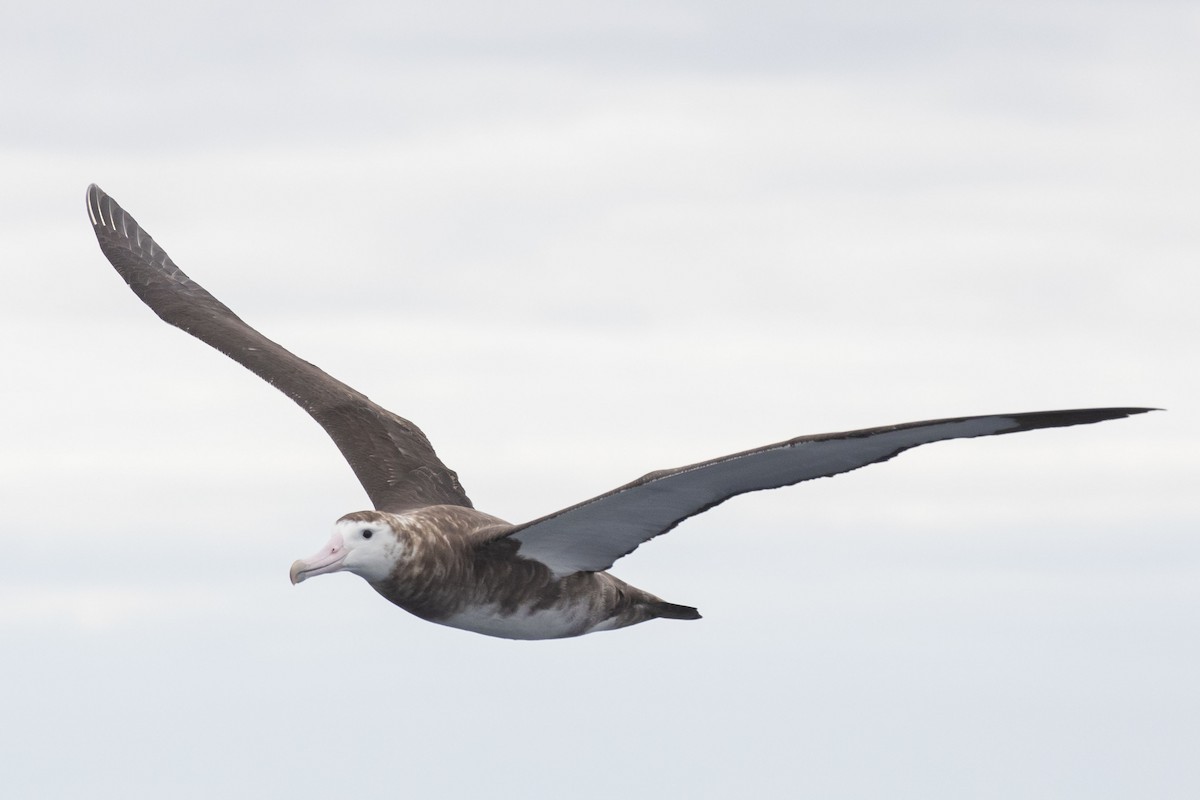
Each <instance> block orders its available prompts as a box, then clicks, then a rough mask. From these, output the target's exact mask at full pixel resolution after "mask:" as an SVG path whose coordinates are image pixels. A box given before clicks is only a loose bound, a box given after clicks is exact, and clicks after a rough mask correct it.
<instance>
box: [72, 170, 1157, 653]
mask: <svg viewBox="0 0 1200 800" xmlns="http://www.w3.org/2000/svg"><path fill="white" fill-rule="evenodd" d="M87 209H88V215H89V217H90V218H91V222H92V226H93V228H94V230H95V233H96V238H97V240H98V241H99V243H100V249H101V250H102V251H103V253H104V255H105V256H106V257H107V258H108V260H109V261H110V262H111V263H112V265H113V267H115V268H116V270H117V272H118V273H119V274H120V275H121V277H122V278H124V280H125V282H126V283H127V284H129V287H130V288H131V289H132V290H133V291H134V293H135V294H137V296H138V297H139V298H141V300H142V301H143V302H144V303H146V305H148V306H149V307H150V308H151V309H152V310H153V311H154V312H155V313H156V314H158V315H159V316H160V317H161V318H162V319H163V320H164V321H166V322H168V323H170V324H171V325H174V326H176V327H178V328H181V329H182V330H184V331H186V332H187V333H190V334H191V335H193V336H195V337H196V338H198V339H200V340H201V341H203V342H205V343H207V344H209V345H210V346H212V347H214V348H216V349H217V350H220V351H221V352H222V353H224V354H225V355H227V356H229V357H230V358H232V359H233V360H235V361H237V362H238V363H240V364H242V365H243V366H245V367H246V368H248V369H250V370H251V371H252V372H254V373H255V374H257V375H258V376H259V377H261V378H263V379H264V380H266V381H267V382H269V383H270V384H271V385H272V386H275V387H276V388H277V389H279V390H280V391H282V392H283V393H284V394H286V395H287V396H288V397H290V398H291V399H292V400H293V401H295V402H296V403H297V404H299V405H300V407H301V408H303V409H304V410H305V411H306V412H308V414H310V415H311V416H312V417H313V419H315V420H316V421H317V422H318V423H319V424H320V425H321V427H323V428H324V429H325V431H326V432H327V433H328V434H329V436H330V438H332V439H333V441H334V443H335V444H336V445H337V447H338V449H339V450H340V451H341V453H342V455H343V456H344V457H345V458H346V461H347V462H348V463H349V464H350V468H351V469H352V470H353V471H354V474H355V475H356V476H357V478H358V480H359V482H360V483H361V484H362V486H363V488H364V489H365V490H366V493H367V497H368V498H369V499H370V500H371V503H372V504H373V505H374V509H372V510H367V511H356V512H353V513H351V514H346V515H345V516H343V517H342V518H341V519H339V520H338V521H337V522H336V523H335V525H334V532H333V536H332V537H331V538H330V540H329V542H328V543H327V544H326V545H325V546H324V547H322V548H321V550H319V551H318V552H317V553H316V554H314V555H313V556H312V557H311V558H308V559H301V560H299V561H296V562H295V563H294V564H293V565H292V569H291V579H292V582H293V583H300V582H301V581H304V580H306V579H308V578H311V577H314V576H317V575H323V574H327V573H331V572H340V571H347V572H352V573H354V574H356V575H359V576H361V577H362V578H364V579H365V580H366V581H367V582H368V583H369V584H370V585H371V586H372V588H374V589H375V591H377V592H379V594H381V595H383V596H384V597H385V598H387V599H388V600H389V601H391V602H392V603H395V604H396V605H398V606H400V607H401V608H403V609H405V610H406V611H409V612H411V613H412V614H415V615H416V616H418V617H421V618H422V619H426V620H429V621H430V622H436V623H439V624H442V625H448V626H451V627H454V628H461V629H464V630H468V631H474V632H476V633H482V634H486V635H489V636H499V637H503V638H508V639H553V638H563V637H569V636H580V635H582V634H585V633H592V632H594V631H603V630H613V629H615V628H623V627H626V626H629V625H635V624H637V623H639V622H645V621H646V620H650V619H658V618H661V619H699V618H700V614H699V613H698V612H697V611H696V609H694V608H692V607H690V606H681V605H676V604H674V603H668V602H666V601H664V600H662V599H660V598H658V597H655V596H654V595H652V594H650V593H649V592H645V591H643V590H641V589H638V588H635V587H633V586H630V585H629V584H627V583H624V582H623V581H621V580H620V579H618V578H616V577H614V576H612V575H610V574H609V573H608V572H607V570H608V569H609V568H610V567H612V565H613V563H614V562H615V561H616V560H617V559H619V558H621V557H622V556H624V555H628V554H629V553H631V552H633V551H634V550H635V549H636V548H637V547H638V545H640V544H641V543H642V542H645V541H648V540H649V539H652V538H654V537H655V536H658V535H659V534H662V533H666V532H667V531H669V530H671V529H672V528H674V527H675V526H676V525H678V524H679V523H680V522H682V521H683V520H685V519H687V518H688V517H691V516H694V515H696V514H699V513H701V512H703V511H706V510H708V509H709V508H712V507H713V506H715V505H717V504H719V503H722V502H724V501H725V500H728V499H729V498H731V497H734V496H736V495H739V494H744V493H746V492H753V491H758V490H762V489H775V488H779V487H782V486H789V485H791V484H795V483H800V482H801V481H806V480H811V479H813V478H820V477H825V476H830V475H837V474H839V473H842V472H849V471H850V470H854V469H858V468H859V467H864V466H867V465H868V464H874V463H878V462H881V461H886V460H888V459H890V458H892V457H893V456H895V455H897V454H899V453H901V452H903V451H904V450H907V449H909V448H911V447H917V446H918V445H922V444H928V443H930V442H937V441H944V440H947V439H961V438H971V437H976V436H993V435H997V434H1003V433H1016V432H1018V431H1027V430H1034V429H1037V428H1053V427H1063V426H1068V425H1083V424H1089V423H1093V422H1100V421H1103V420H1110V419H1118V418H1121V417H1127V416H1129V415H1131V414H1139V413H1142V412H1145V411H1149V410H1151V409H1148V408H1098V409H1073V410H1066V411H1040V412H1027V413H1018V414H992V415H985V416H973V417H957V418H952V419H940V420H928V421H924V422H910V423H905V424H901V425H889V426H885V427H880V428H868V429H864V430H857V431H847V432H843V433H825V434H816V435H810V436H800V437H797V438H794V439H789V440H787V441H783V442H778V443H776V444H770V445H766V446H764V447H758V448H754V449H752V450H746V451H743V452H740V453H734V454H732V455H728V456H722V457H720V458H715V459H712V460H710V461H704V462H701V463H699V464H692V465H690V466H686V467H679V468H676V469H667V470H660V471H657V472H651V473H649V474H648V475H645V476H643V477H641V478H639V479H637V480H635V481H633V482H632V483H628V484H626V485H624V486H621V487H618V488H617V489H614V490H612V491H611V492H608V493H606V494H602V495H600V496H599V497H594V498H592V499H590V500H585V501H584V502H582V503H578V504H577V505H574V506H571V507H569V508H565V509H562V510H560V511H556V512H554V513H552V514H549V515H547V516H544V517H541V518H539V519H535V520H533V521H531V522H526V523H522V524H519V525H512V524H509V523H507V522H505V521H503V520H501V519H498V518H497V517H494V516H491V515H490V514H485V513H483V512H481V511H477V510H476V509H475V508H474V507H473V506H472V504H471V501H470V499H469V498H468V497H467V495H466V492H465V491H464V490H463V488H462V486H461V485H460V484H459V481H458V476H457V475H456V474H455V473H454V472H453V471H452V470H450V469H449V468H448V467H446V465H445V464H443V463H442V462H441V460H440V459H439V458H438V457H437V454H436V453H435V452H434V450H433V447H432V446H431V445H430V444H429V440H428V439H427V438H426V437H425V435H424V434H423V433H422V432H421V430H420V429H419V428H418V427H417V426H416V425H414V424H413V423H411V422H409V421H408V420H406V419H403V418H402V417H399V416H397V415H396V414H393V413H392V412H390V411H387V410H386V409H384V408H382V407H380V406H379V405H376V404H375V403H374V402H372V401H371V400H370V399H369V398H367V396H366V395H364V394H362V393H360V392H358V391H356V390H354V389H352V388H350V387H349V386H347V385H345V384H344V383H341V382H340V381H337V380H335V379H334V378H332V377H330V376H329V375H327V374H326V373H325V372H322V371H321V370H320V369H318V368H317V367H315V366H313V365H312V364H309V363H308V362H307V361H304V360H303V359H301V358H299V357H297V356H295V355H294V354H292V353H291V352H289V351H287V350H285V349H284V348H283V347H281V346H280V345H278V344H276V343H275V342H273V341H272V340H270V339H268V338H266V337H265V336H263V335H262V334H261V333H259V332H258V331H256V330H255V329H254V328H252V327H250V326H249V325H247V324H246V323H245V322H243V321H242V320H241V319H240V318H239V317H238V316H237V315H236V314H234V313H233V312H232V311H231V310H230V309H229V308H228V307H227V306H225V305H224V304H223V303H221V302H220V301H219V300H217V299H216V298H215V297H213V296H212V295H211V294H209V293H208V292H207V291H206V290H205V289H204V288H203V287H201V286H200V285H199V284H197V283H196V282H195V281H193V280H192V279H191V278H189V277H188V276H187V275H185V274H184V273H183V271H182V270H180V269H179V267H177V266H176V265H175V263H174V262H173V261H172V260H171V259H170V257H168V256H167V254H166V253H165V252H164V251H163V250H162V248H160V247H159V246H158V245H157V244H156V243H155V241H154V240H153V239H152V238H151V237H150V235H149V234H147V233H146V231H145V230H143V229H142V228H141V227H140V226H139V225H138V224H137V222H136V221H135V220H134V219H133V217H131V216H130V215H129V214H128V213H126V212H125V210H124V209H122V208H121V207H120V206H119V205H117V203H116V201H114V200H113V199H112V198H111V197H109V196H108V195H107V194H105V193H104V192H103V191H102V190H101V189H100V188H99V187H98V186H96V185H94V184H93V185H92V186H90V187H88V191H87Z"/></svg>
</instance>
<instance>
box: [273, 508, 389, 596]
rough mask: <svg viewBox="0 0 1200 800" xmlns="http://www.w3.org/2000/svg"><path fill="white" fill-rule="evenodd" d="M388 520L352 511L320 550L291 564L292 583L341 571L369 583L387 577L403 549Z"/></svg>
mask: <svg viewBox="0 0 1200 800" xmlns="http://www.w3.org/2000/svg"><path fill="white" fill-rule="evenodd" d="M388 516H389V515H387V514H382V513H380V512H378V511H356V512H354V513H353V514H347V515H346V516H344V517H342V518H341V519H339V520H338V521H337V523H336V524H335V525H334V526H333V536H332V537H330V539H329V542H328V543H326V545H325V546H324V547H322V548H321V549H320V550H318V551H317V552H316V553H315V554H313V555H312V556H311V557H309V558H304V559H301V560H299V561H297V562H295V563H294V564H292V571H291V578H292V583H300V581H303V580H307V579H308V578H311V577H313V576H315V575H324V574H326V573H329V572H341V571H343V570H345V571H346V572H353V573H354V574H355V575H360V576H362V577H363V578H366V579H367V580H368V581H371V582H376V581H381V580H383V579H384V578H386V577H388V576H389V575H391V573H392V570H393V569H394V568H395V566H396V562H397V561H399V560H400V558H401V556H402V555H403V552H404V545H403V544H402V543H401V541H400V537H398V536H397V535H396V530H395V528H393V527H392V524H391V522H390V521H389V520H388Z"/></svg>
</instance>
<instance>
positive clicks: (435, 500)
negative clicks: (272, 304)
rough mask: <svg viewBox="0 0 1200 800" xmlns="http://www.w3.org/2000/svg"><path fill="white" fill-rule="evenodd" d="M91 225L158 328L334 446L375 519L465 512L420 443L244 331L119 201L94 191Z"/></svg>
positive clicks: (377, 410)
mask: <svg viewBox="0 0 1200 800" xmlns="http://www.w3.org/2000/svg"><path fill="white" fill-rule="evenodd" d="M87 207H88V215H89V216H90V217H91V220H92V226H93V227H94V229H95V231H96V239H97V240H98V241H99V242H100V249H101V250H102V251H103V252H104V255H105V256H106V257H107V258H108V260H109V261H110V262H111V263H112V265H113V267H115V268H116V270H117V272H118V273H120V275H121V277H122V278H124V279H125V282H126V283H128V284H129V288H131V289H132V290H133V292H134V294H136V295H137V296H138V297H139V298H141V300H142V302H144V303H145V304H146V305H148V306H150V308H151V309H152V310H153V311H154V313H156V314H158V316H159V317H161V318H162V319H163V320H164V321H165V322H168V323H170V324H171V325H174V326H175V327H177V328H180V329H182V330H184V331H186V332H187V333H190V334H191V335H192V336H195V337H196V338H197V339H199V340H201V341H202V342H204V343H205V344H208V345H210V346H212V347H214V348H216V349H217V350H220V351H221V352H222V353H224V354H225V355H227V356H229V357H230V358H232V359H233V360H234V361H237V362H238V363H239V364H241V365H242V366H244V367H246V368H247V369H249V370H250V371H251V372H253V373H254V374H256V375H258V376H259V377H260V378H262V379H263V380H265V381H266V382H267V383H269V384H271V385H272V386H274V387H275V388H276V389H279V390H280V391H281V392H283V393H284V394H286V395H287V396H288V397H290V398H292V400H294V401H295V402H296V403H297V404H298V405H299V406H300V407H301V408H303V409H304V410H305V411H307V412H308V413H309V414H310V415H311V416H312V418H313V419H315V420H316V421H317V422H318V423H320V425H321V427H322V428H324V429H325V432H326V433H328V434H329V436H330V438H332V439H333V441H334V443H335V444H336V445H337V447H338V449H339V450H341V451H342V455H343V456H345V457H346V460H347V461H348V462H349V463H350V468H351V469H353V470H354V474H355V475H356V476H357V477H358V480H359V482H360V483H362V486H363V488H364V489H366V491H367V496H368V497H370V498H371V502H372V503H374V504H375V507H376V508H377V509H379V510H380V511H391V512H400V511H405V510H408V509H412V508H418V507H421V506H429V505H443V504H445V505H457V506H466V507H468V508H469V507H471V501H470V500H469V499H468V498H467V495H466V493H465V492H464V491H463V488H462V486H461V485H459V482H458V476H457V475H455V474H454V472H453V471H452V470H450V469H448V468H447V467H446V465H445V464H443V463H442V462H441V461H440V460H439V459H438V457H437V454H436V453H434V451H433V447H432V446H431V445H430V444H429V440H428V439H426V438H425V434H424V433H422V432H421V430H420V429H419V428H418V427H417V426H416V425H414V424H413V423H411V422H409V421H408V420H406V419H403V418H401V417H398V416H396V415H395V414H393V413H392V412H390V411H388V410H387V409H385V408H382V407H380V406H378V405H376V404H375V403H373V402H371V400H370V399H369V398H368V397H367V396H366V395H364V394H362V393H361V392H357V391H355V390H354V389H352V388H350V387H349V386H347V385H346V384H344V383H342V382H340V381H338V380H336V379H334V378H332V377H330V376H329V375H328V374H326V373H325V372H323V371H322V370H320V369H318V368H317V367H315V366H313V365H312V364H310V363H308V362H307V361H305V360H304V359H302V358H299V357H298V356H296V355H294V354H293V353H291V352H289V351H287V350H285V349H284V348H283V347H281V346H280V345H278V344H276V343H275V342H273V341H271V340H270V339H268V338H267V337H265V336H263V335H262V334H261V333H259V332H258V331H256V330H254V328H252V327H250V326H249V325H247V324H246V323H245V322H243V321H242V320H241V319H240V318H239V317H238V316H237V315H236V314H234V313H233V312H232V311H230V310H229V308H228V307H227V306H225V304H223V303H222V302H221V301H219V300H217V299H216V298H215V297H213V296H212V295H211V294H209V293H208V292H207V291H206V290H205V289H204V287H202V286H200V284H198V283H196V282H195V281H193V280H192V279H191V278H189V277H188V276H187V275H185V274H184V273H183V270H181V269H179V267H177V266H176V265H175V262H173V261H172V260H171V258H170V257H169V256H168V255H167V254H166V253H165V252H164V251H163V250H162V248H160V247H159V246H158V245H157V243H155V241H154V240H153V239H152V238H150V235H149V234H147V233H146V231H144V230H143V229H142V228H141V227H140V226H139V225H138V224H137V221H136V220H134V218H133V217H131V216H130V215H129V214H128V213H127V212H126V211H125V210H124V209H123V208H121V207H120V206H119V205H117V203H116V201H115V200H113V199H112V198H111V197H109V196H108V195H107V194H105V193H104V191H103V190H101V189H100V187H98V186H96V185H95V184H92V185H91V186H89V187H88V191H87Z"/></svg>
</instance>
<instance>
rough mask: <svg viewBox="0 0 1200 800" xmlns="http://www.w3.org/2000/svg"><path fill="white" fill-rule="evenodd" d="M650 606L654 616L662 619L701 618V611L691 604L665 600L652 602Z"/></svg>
mask: <svg viewBox="0 0 1200 800" xmlns="http://www.w3.org/2000/svg"><path fill="white" fill-rule="evenodd" d="M649 608H650V610H651V611H653V612H654V616H656V617H659V618H661V619H700V612H699V611H697V610H696V609H694V608H692V607H691V606H681V605H677V604H675V603H668V602H667V601H665V600H659V601H658V602H656V603H651V604H649Z"/></svg>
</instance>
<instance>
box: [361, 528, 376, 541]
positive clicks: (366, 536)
mask: <svg viewBox="0 0 1200 800" xmlns="http://www.w3.org/2000/svg"><path fill="white" fill-rule="evenodd" d="M374 535H375V531H372V530H365V531H363V538H364V539H370V538H371V537H372V536H374Z"/></svg>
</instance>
